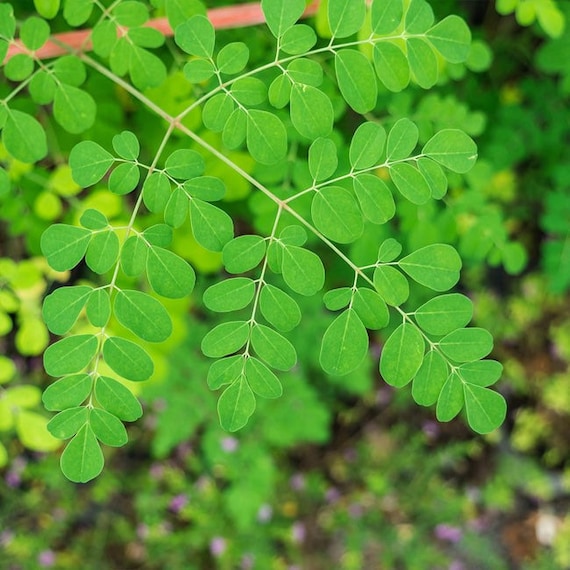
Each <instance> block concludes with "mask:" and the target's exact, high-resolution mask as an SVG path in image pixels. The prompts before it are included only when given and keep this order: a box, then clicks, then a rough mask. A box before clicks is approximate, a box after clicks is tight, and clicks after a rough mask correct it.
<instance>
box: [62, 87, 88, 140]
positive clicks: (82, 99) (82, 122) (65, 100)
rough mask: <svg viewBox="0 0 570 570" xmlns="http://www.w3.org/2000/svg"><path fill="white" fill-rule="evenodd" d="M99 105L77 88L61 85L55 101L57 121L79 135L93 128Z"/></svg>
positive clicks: (68, 130) (70, 131) (67, 129)
mask: <svg viewBox="0 0 570 570" xmlns="http://www.w3.org/2000/svg"><path fill="white" fill-rule="evenodd" d="M96 113H97V105H96V103H95V100H94V99H93V97H92V96H91V95H90V94H89V93H87V92H86V91H83V90H82V89H78V88H77V87H73V86H71V85H65V84H64V83H60V84H59V85H58V86H57V88H56V90H55V96H54V100H53V115H54V117H55V120H56V121H57V122H58V123H59V124H60V125H61V126H62V127H63V128H64V129H65V130H66V131H67V132H69V133H72V134H79V133H82V132H83V131H86V130H87V129H89V128H90V127H92V126H93V123H94V122H95V115H96Z"/></svg>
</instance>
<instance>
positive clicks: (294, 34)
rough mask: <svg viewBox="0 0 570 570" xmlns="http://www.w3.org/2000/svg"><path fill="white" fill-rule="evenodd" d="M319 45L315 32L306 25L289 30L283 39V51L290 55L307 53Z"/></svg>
mask: <svg viewBox="0 0 570 570" xmlns="http://www.w3.org/2000/svg"><path fill="white" fill-rule="evenodd" d="M316 43H317V34H315V30H313V28H311V27H310V26H307V25H305V24H299V25H297V26H293V27H292V28H289V29H288V30H287V31H286V32H285V33H284V34H283V37H282V38H281V49H282V50H283V51H284V52H285V53H288V54H289V55H301V54H304V53H307V52H308V51H309V50H310V49H311V48H312V47H313V46H314V45H315V44H316Z"/></svg>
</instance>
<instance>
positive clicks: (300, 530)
mask: <svg viewBox="0 0 570 570" xmlns="http://www.w3.org/2000/svg"><path fill="white" fill-rule="evenodd" d="M306 535H307V529H306V528H305V525H304V524H303V523H302V522H296V523H295V524H294V525H293V526H292V527H291V538H292V539H293V542H297V543H301V542H304V540H305V537H306Z"/></svg>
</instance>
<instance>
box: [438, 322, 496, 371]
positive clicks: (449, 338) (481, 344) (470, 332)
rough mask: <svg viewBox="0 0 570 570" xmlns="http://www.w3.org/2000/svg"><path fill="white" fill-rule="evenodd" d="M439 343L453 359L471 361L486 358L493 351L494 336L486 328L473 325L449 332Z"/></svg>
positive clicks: (443, 350) (444, 351)
mask: <svg viewBox="0 0 570 570" xmlns="http://www.w3.org/2000/svg"><path fill="white" fill-rule="evenodd" d="M438 345H439V347H440V348H441V350H442V352H443V353H444V354H445V355H446V356H447V357H449V358H451V359H452V360H454V361H456V362H471V361H473V360H479V359H480V358H484V357H485V356H487V355H488V354H489V353H490V352H491V350H492V349H493V337H492V336H491V334H490V333H489V331H487V330H485V329H482V328H478V327H471V328H466V329H458V330H456V331H453V332H451V333H449V334H448V335H446V336H444V337H443V338H442V339H441V340H440V341H439V342H438Z"/></svg>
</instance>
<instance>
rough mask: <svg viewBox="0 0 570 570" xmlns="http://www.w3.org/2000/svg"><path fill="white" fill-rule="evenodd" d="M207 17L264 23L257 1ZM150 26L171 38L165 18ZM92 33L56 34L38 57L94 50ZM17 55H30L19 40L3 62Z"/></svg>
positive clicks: (226, 23)
mask: <svg viewBox="0 0 570 570" xmlns="http://www.w3.org/2000/svg"><path fill="white" fill-rule="evenodd" d="M318 6H319V0H314V2H313V3H312V4H310V5H309V6H307V9H306V10H305V13H304V14H303V17H304V18H306V17H308V16H312V15H314V14H315V13H316V11H317V8H318ZM208 18H209V19H210V21H211V22H212V24H213V25H214V28H216V29H218V30H223V29H229V28H244V27H246V26H255V25H257V24H262V23H263V22H265V18H264V17H263V12H262V11H261V5H260V4H259V3H258V2H252V3H250V4H240V5H238V6H226V7H224V8H212V9H211V10H208ZM147 26H149V27H151V28H155V29H157V30H159V31H160V32H162V33H163V34H164V35H165V36H172V35H173V34H174V32H173V31H172V28H171V27H170V25H169V23H168V20H167V19H166V18H156V19H154V20H150V21H149V22H148V24H147ZM90 34H91V30H76V31H73V32H64V33H61V34H55V35H54V36H53V39H54V40H55V41H52V40H48V41H47V42H46V43H45V44H44V45H43V46H42V47H41V48H40V49H39V50H37V51H36V52H35V55H36V57H38V58H40V59H49V58H51V57H57V56H59V55H64V54H66V53H68V49H66V48H64V47H62V45H61V44H64V45H65V46H66V47H67V48H69V49H71V50H72V51H75V50H78V49H81V51H90V50H91V49H92V47H93V46H92V45H91V40H88V37H89V35H90ZM18 53H30V51H29V50H28V49H27V48H26V47H25V46H23V45H22V44H21V42H20V41H19V40H17V41H16V42H15V43H13V44H12V45H10V47H9V48H8V54H7V55H6V58H5V60H4V63H6V62H7V61H8V60H9V59H10V58H11V57H13V56H15V55H16V54H18Z"/></svg>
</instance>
